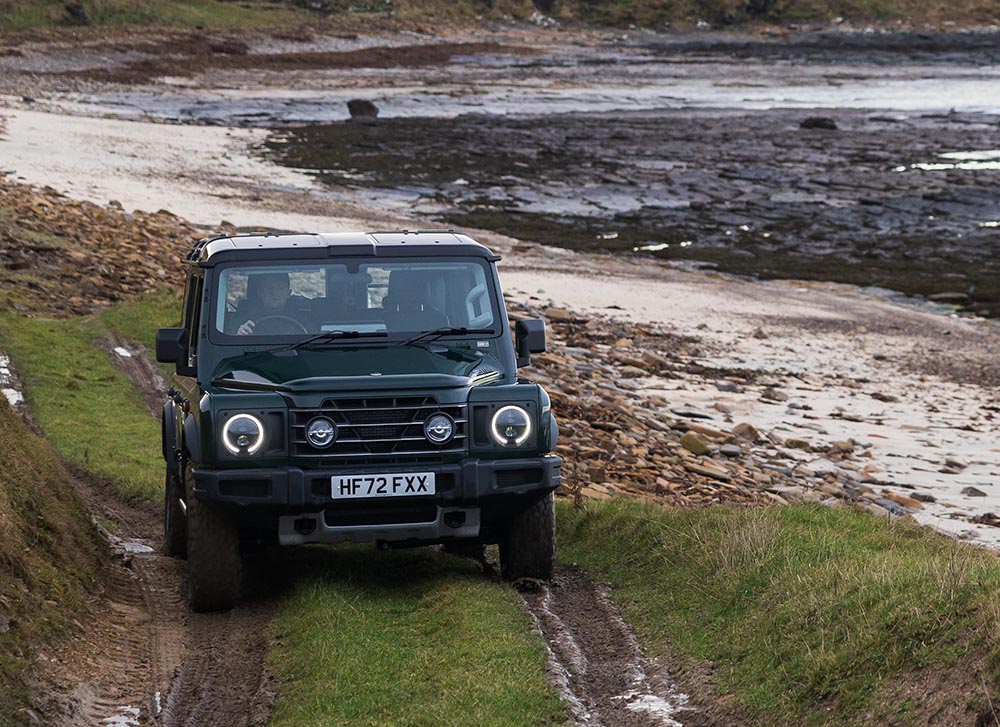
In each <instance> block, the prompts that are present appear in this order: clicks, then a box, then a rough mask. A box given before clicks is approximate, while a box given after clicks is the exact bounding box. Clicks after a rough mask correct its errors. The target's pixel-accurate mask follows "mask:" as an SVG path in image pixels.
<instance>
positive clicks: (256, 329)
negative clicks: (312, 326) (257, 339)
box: [253, 315, 309, 334]
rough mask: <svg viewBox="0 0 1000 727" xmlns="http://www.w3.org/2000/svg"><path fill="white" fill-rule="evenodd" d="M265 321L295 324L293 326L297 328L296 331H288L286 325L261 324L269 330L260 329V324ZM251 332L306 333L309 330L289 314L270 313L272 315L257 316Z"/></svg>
mask: <svg viewBox="0 0 1000 727" xmlns="http://www.w3.org/2000/svg"><path fill="white" fill-rule="evenodd" d="M266 321H272V322H280V323H286V324H291V325H292V326H295V328H296V329H298V330H297V331H288V330H286V329H287V328H288V326H282V325H278V326H273V325H272V326H263V327H264V328H268V329H270V330H267V331H262V330H261V324H263V323H265V322H266ZM253 332H254V333H256V334H261V333H308V332H309V331H307V330H306V327H305V326H303V325H302V324H301V323H299V322H298V321H297V320H295V319H294V318H292V317H291V316H282V315H272V316H264V317H262V318H258V319H257V321H256V325H254V331H253Z"/></svg>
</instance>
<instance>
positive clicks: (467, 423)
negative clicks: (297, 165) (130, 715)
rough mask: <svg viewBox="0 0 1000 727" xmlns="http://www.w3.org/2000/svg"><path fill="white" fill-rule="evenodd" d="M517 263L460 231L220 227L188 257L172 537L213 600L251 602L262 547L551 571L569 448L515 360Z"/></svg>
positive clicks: (537, 344) (529, 344) (541, 344)
mask: <svg viewBox="0 0 1000 727" xmlns="http://www.w3.org/2000/svg"><path fill="white" fill-rule="evenodd" d="M497 260H499V257H498V256H497V255H495V254H493V253H492V252H490V251H489V250H488V249H486V248H485V247H483V246H482V245H480V244H479V243H477V242H475V241H474V240H472V239H471V238H469V237H468V236H466V235H463V234H458V233H453V232H405V231H404V232H372V233H338V234H323V235H319V234H315V235H314V234H294V235H273V234H266V235H240V236H220V237H213V238H210V239H206V240H202V241H200V242H199V243H197V244H196V245H195V246H194V247H193V248H192V250H191V252H190V253H189V254H188V255H187V257H186V258H185V259H184V262H185V263H186V265H187V287H186V292H185V296H184V311H183V323H184V325H183V327H182V328H164V329H161V330H160V331H158V332H157V337H156V357H157V360H159V361H163V362H172V363H175V364H176V367H177V374H176V376H175V377H174V384H173V386H172V387H171V389H170V391H168V392H167V401H166V404H165V405H164V408H163V456H164V459H165V460H166V465H167V468H166V469H167V478H166V498H165V508H164V530H165V549H166V551H167V552H168V553H169V554H171V555H176V556H180V557H184V556H186V557H187V559H188V592H189V601H190V604H191V607H192V608H193V609H195V610H197V611H203V610H215V609H224V608H229V607H231V606H232V605H233V604H234V603H236V601H237V600H238V598H239V593H240V583H241V552H242V551H243V550H244V549H245V548H247V547H248V546H251V545H257V544H261V543H269V542H270V543H280V544H282V545H295V544H300V543H336V542H344V541H353V542H375V543H378V544H379V545H382V546H393V547H399V546H410V545H430V544H435V543H440V544H444V545H445V546H446V547H451V548H453V549H455V550H463V549H473V550H474V549H476V548H479V547H481V546H482V545H483V544H487V543H498V544H499V546H500V565H501V570H502V572H503V575H504V576H505V577H507V578H510V579H515V578H520V577H534V578H548V577H549V576H550V575H551V573H552V568H553V559H554V556H555V532H554V516H553V500H552V498H553V490H554V489H555V488H556V487H557V486H558V485H559V467H560V464H561V460H560V459H559V457H557V456H555V455H554V454H552V452H553V451H554V450H555V446H556V437H557V435H558V434H557V427H556V422H555V419H554V418H553V416H552V412H551V411H550V407H549V397H548V395H547V394H546V393H545V390H544V389H543V388H542V387H541V386H539V385H537V384H534V383H531V382H529V381H526V380H524V379H521V378H519V377H518V375H517V368H518V367H519V366H524V365H526V364H527V363H528V362H529V357H530V354H531V353H535V352H540V351H544V350H545V328H544V324H543V322H542V321H538V320H522V321H518V322H517V325H516V326H515V335H514V337H513V339H512V337H511V331H510V324H509V323H508V320H507V314H506V311H505V308H504V302H503V298H502V297H501V294H500V285H499V281H498V278H497V271H496V262H497Z"/></svg>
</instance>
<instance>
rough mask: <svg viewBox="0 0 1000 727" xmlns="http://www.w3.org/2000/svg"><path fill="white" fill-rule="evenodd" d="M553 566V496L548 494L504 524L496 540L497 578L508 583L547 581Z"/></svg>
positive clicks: (554, 530) (554, 517) (554, 539)
mask: <svg viewBox="0 0 1000 727" xmlns="http://www.w3.org/2000/svg"><path fill="white" fill-rule="evenodd" d="M555 563H556V513H555V496H554V495H553V493H551V492H550V493H548V494H547V495H545V497H543V498H542V499H541V500H539V501H538V502H536V503H535V504H534V505H532V506H531V507H529V508H528V509H527V510H524V511H522V512H519V513H518V514H517V515H515V516H514V517H512V518H511V519H510V521H509V522H508V523H507V527H506V529H505V532H504V534H503V537H501V539H500V575H502V576H503V577H504V578H505V579H506V580H508V581H516V580H517V579H518V578H537V579H539V580H549V579H550V578H552V573H553V571H554V570H555Z"/></svg>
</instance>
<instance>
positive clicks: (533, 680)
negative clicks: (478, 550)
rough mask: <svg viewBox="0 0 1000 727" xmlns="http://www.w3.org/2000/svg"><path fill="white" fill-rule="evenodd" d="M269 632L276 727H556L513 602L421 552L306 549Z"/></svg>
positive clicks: (476, 575) (522, 617)
mask: <svg viewBox="0 0 1000 727" xmlns="http://www.w3.org/2000/svg"><path fill="white" fill-rule="evenodd" d="M307 554H308V556H310V557H309V558H308V560H309V561H310V562H309V565H310V568H309V569H308V571H307V572H306V571H303V572H301V573H299V574H298V576H299V577H298V578H297V580H296V581H295V583H294V586H292V589H291V592H290V593H288V594H287V597H286V598H284V599H283V600H282V604H281V606H280V610H279V614H278V616H277V618H276V619H275V622H274V624H273V626H272V630H273V635H274V638H275V639H276V641H277V646H276V647H274V649H273V650H272V651H271V653H270V656H269V660H270V665H271V667H272V669H273V670H274V672H275V674H276V676H277V677H278V679H279V681H280V683H281V685H282V686H281V687H280V689H279V694H278V700H277V702H276V704H275V711H274V716H273V719H272V721H271V725H272V727H284V726H286V725H288V726H291V725H295V726H296V727H299V726H300V725H342V726H347V725H352V726H353V725H358V726H360V725H483V726H489V725H496V726H497V727H501V726H503V727H508V726H513V725H526V726H529V725H530V726H535V725H546V724H562V723H563V721H564V716H563V713H562V706H561V703H560V702H559V699H558V697H557V696H556V694H555V692H554V690H553V689H552V688H551V687H549V686H547V685H546V684H545V680H544V672H545V659H546V656H545V650H544V647H543V646H542V643H541V641H540V639H539V637H538V636H537V635H536V634H533V633H531V625H530V622H529V618H528V616H527V615H526V613H525V611H524V609H523V607H522V605H521V603H520V598H519V597H518V596H517V594H516V593H514V592H513V591H512V590H511V589H510V588H509V587H508V586H506V585H504V584H501V583H498V582H495V581H493V580H490V579H488V578H486V577H485V576H484V575H483V574H482V572H481V568H480V567H479V566H478V565H477V564H475V563H473V562H472V561H468V560H463V559H459V558H456V557H452V556H447V555H444V554H441V553H437V552H435V551H432V550H429V549H426V548H424V549H418V550H411V551H391V552H376V551H374V550H373V549H372V548H371V547H368V548H360V547H349V548H348V547H344V548H323V549H319V548H314V549H310V550H309V551H307Z"/></svg>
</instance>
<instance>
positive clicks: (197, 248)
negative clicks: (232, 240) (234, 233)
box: [184, 232, 229, 263]
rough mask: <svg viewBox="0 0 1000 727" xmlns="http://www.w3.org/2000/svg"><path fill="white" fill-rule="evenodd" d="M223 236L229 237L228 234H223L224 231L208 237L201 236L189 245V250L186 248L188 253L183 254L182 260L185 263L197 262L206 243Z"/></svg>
mask: <svg viewBox="0 0 1000 727" xmlns="http://www.w3.org/2000/svg"><path fill="white" fill-rule="evenodd" d="M225 237H229V235H227V234H225V233H224V232H220V233H219V234H218V235H211V236H209V237H203V238H201V239H200V240H198V241H197V242H196V243H195V244H194V245H192V246H191V249H190V250H188V254H187V255H185V256H184V262H186V263H195V262H198V258H199V257H201V251H202V250H204V249H205V246H206V245H208V244H210V243H212V242H215V241H216V240H221V239H223V238H225Z"/></svg>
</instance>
